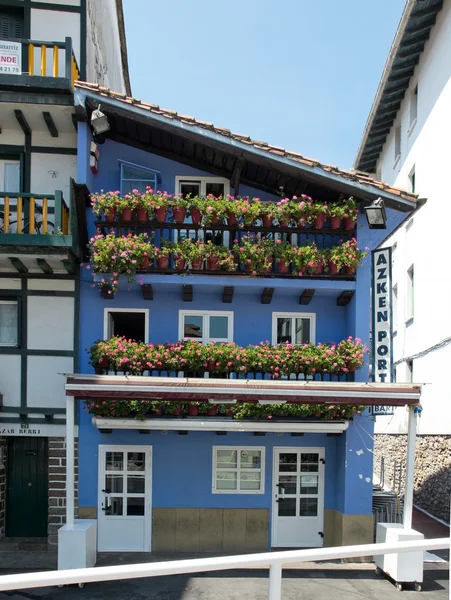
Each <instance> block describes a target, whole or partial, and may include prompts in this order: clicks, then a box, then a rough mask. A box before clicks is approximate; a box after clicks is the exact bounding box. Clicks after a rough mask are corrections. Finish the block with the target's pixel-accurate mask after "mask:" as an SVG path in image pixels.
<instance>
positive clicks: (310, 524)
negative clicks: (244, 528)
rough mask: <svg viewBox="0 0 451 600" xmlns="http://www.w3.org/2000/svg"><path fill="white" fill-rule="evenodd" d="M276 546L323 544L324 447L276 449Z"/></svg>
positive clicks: (300, 546)
mask: <svg viewBox="0 0 451 600" xmlns="http://www.w3.org/2000/svg"><path fill="white" fill-rule="evenodd" d="M272 515H273V516H272V546H274V547H276V548H315V547H319V546H322V545H323V521H324V448H274V462H273V510H272Z"/></svg>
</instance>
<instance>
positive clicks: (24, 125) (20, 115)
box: [14, 108, 31, 135]
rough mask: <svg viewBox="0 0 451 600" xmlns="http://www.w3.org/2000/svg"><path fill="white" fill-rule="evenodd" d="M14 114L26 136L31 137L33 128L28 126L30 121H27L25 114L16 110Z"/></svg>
mask: <svg viewBox="0 0 451 600" xmlns="http://www.w3.org/2000/svg"><path fill="white" fill-rule="evenodd" d="M14 114H15V115H16V119H17V122H18V123H19V125H20V127H21V129H22V131H23V132H24V134H25V135H31V127H30V126H29V125H28V121H27V120H26V118H25V116H24V114H23V112H22V111H21V110H19V109H17V108H16V110H15V111H14Z"/></svg>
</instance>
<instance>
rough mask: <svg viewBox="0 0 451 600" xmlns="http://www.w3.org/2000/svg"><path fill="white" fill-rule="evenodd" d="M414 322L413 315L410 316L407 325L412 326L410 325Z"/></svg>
mask: <svg viewBox="0 0 451 600" xmlns="http://www.w3.org/2000/svg"><path fill="white" fill-rule="evenodd" d="M412 323H413V315H412V316H411V317H409V318H408V319H406V327H410V325H412Z"/></svg>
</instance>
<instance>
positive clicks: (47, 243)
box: [0, 0, 131, 542]
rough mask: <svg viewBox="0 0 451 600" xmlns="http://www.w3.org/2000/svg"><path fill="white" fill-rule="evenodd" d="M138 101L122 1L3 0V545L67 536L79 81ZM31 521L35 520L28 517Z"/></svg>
mask: <svg viewBox="0 0 451 600" xmlns="http://www.w3.org/2000/svg"><path fill="white" fill-rule="evenodd" d="M87 78H89V80H90V81H93V82H95V83H98V84H100V85H102V86H105V87H112V88H114V89H119V90H121V91H122V92H123V93H127V94H128V95H130V93H131V92H130V83H129V76H128V67H127V50H126V43H125V31H124V17H123V14H122V2H121V0H60V1H58V2H55V1H54V0H53V1H52V0H43V1H40V2H35V1H34V0H7V1H4V2H3V1H2V0H0V539H1V538H2V537H4V536H5V535H6V536H8V537H48V539H49V541H50V542H55V541H56V535H57V530H58V528H59V527H60V526H61V524H62V522H63V521H62V519H63V513H64V506H65V458H64V452H65V451H64V448H65V442H64V431H65V396H64V392H63V378H62V375H61V374H62V373H67V372H69V373H73V372H76V371H77V339H78V310H79V309H78V304H79V300H78V299H79V265H80V263H81V261H82V260H83V254H84V252H85V249H86V243H87V240H86V239H84V238H83V236H82V235H80V233H79V232H80V231H81V229H82V228H81V223H80V219H79V212H78V207H79V206H83V212H84V203H85V198H84V190H83V187H80V186H77V185H76V184H75V179H76V175H77V128H78V122H79V117H78V115H77V113H76V110H75V108H74V94H73V90H74V82H75V81H76V80H78V79H82V80H86V79H87ZM27 515H28V516H27Z"/></svg>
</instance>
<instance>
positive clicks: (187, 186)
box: [175, 176, 230, 197]
mask: <svg viewBox="0 0 451 600" xmlns="http://www.w3.org/2000/svg"><path fill="white" fill-rule="evenodd" d="M175 193H176V194H183V196H187V195H188V194H191V196H208V195H209V194H213V196H216V197H218V196H225V195H227V194H229V193H230V183H229V180H228V179H223V178H221V177H191V176H189V177H183V176H177V177H176V178H175Z"/></svg>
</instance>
